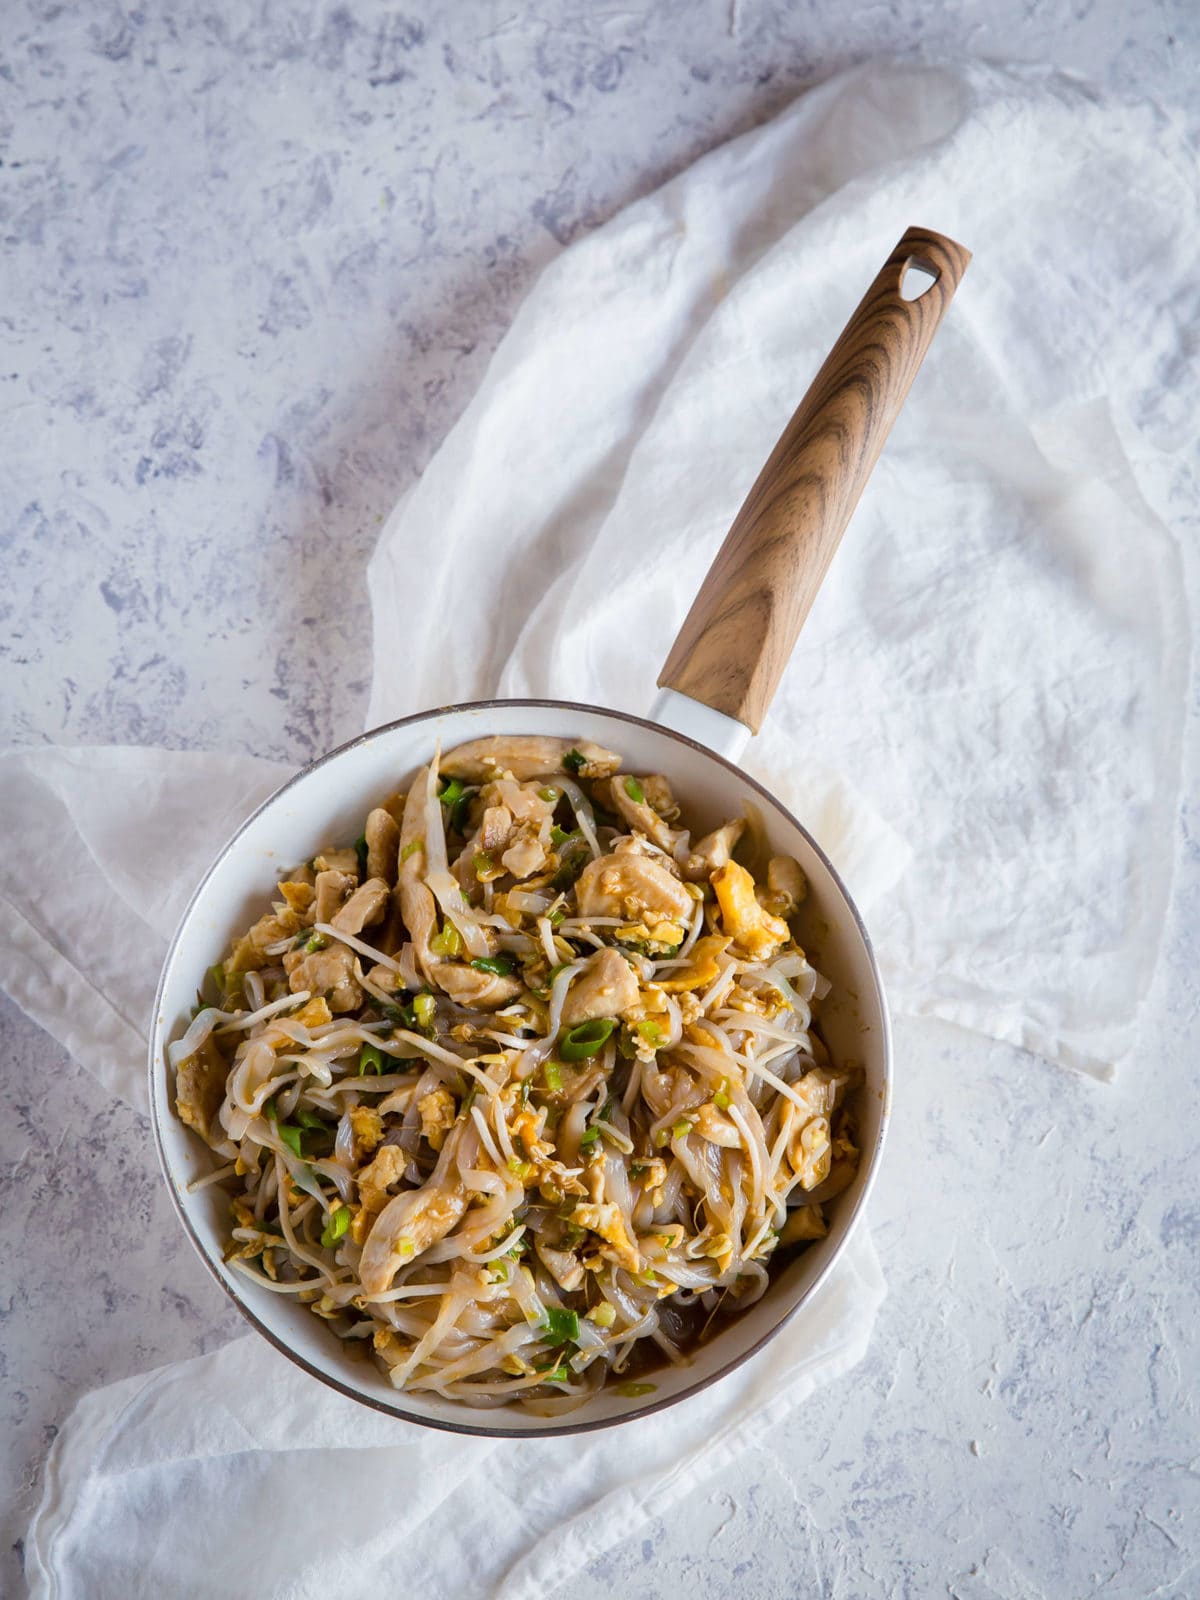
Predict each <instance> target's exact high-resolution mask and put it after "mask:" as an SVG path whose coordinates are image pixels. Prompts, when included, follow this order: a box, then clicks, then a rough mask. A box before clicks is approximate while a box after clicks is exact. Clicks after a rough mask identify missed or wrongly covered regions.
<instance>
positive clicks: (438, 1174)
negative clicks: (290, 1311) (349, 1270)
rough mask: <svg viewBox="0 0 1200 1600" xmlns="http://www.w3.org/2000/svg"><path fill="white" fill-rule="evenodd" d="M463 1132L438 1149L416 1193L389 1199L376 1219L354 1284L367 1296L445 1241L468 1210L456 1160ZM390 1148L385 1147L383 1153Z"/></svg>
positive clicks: (384, 1288) (451, 1137)
mask: <svg viewBox="0 0 1200 1600" xmlns="http://www.w3.org/2000/svg"><path fill="white" fill-rule="evenodd" d="M462 1128H463V1125H462V1124H460V1125H459V1127H458V1128H457V1129H456V1130H455V1131H454V1132H453V1133H451V1135H450V1137H449V1138H448V1139H447V1140H446V1142H445V1144H444V1145H443V1146H442V1152H441V1155H440V1156H439V1157H438V1164H437V1166H436V1167H435V1168H434V1170H433V1174H432V1176H431V1177H430V1179H429V1181H428V1182H427V1183H425V1184H423V1185H422V1187H421V1188H420V1189H408V1190H406V1191H405V1192H404V1193H402V1194H398V1195H396V1196H394V1197H393V1198H392V1199H391V1200H389V1201H388V1203H387V1205H386V1206H384V1208H383V1210H382V1211H381V1212H380V1213H379V1216H378V1217H377V1218H376V1220H375V1226H374V1227H373V1228H372V1229H371V1231H370V1233H369V1234H368V1236H367V1242H366V1244H365V1246H364V1247H363V1253H362V1261H361V1262H360V1264H359V1269H358V1276H359V1281H360V1282H361V1284H362V1286H363V1288H364V1289H365V1290H366V1292H367V1293H368V1294H383V1293H384V1291H385V1290H386V1289H387V1287H388V1285H389V1284H390V1283H391V1281H392V1279H393V1278H394V1277H395V1275H396V1273H397V1272H398V1271H399V1269H400V1268H401V1267H402V1266H404V1265H405V1264H406V1263H407V1262H409V1261H411V1260H412V1259H413V1258H414V1257H415V1256H419V1255H420V1254H421V1252H422V1251H423V1250H428V1248H429V1246H430V1245H431V1244H434V1243H436V1242H437V1240H438V1239H444V1238H445V1236H446V1235H447V1234H448V1233H449V1232H450V1230H451V1228H453V1227H454V1225H455V1223H456V1222H458V1220H459V1219H460V1218H461V1216H462V1214H463V1212H464V1211H465V1210H466V1209H467V1201H468V1200H469V1199H470V1196H469V1195H468V1193H467V1190H466V1186H465V1185H464V1183H463V1181H462V1179H461V1178H460V1177H459V1174H458V1162H457V1156H458V1148H459V1145H460V1144H461V1142H462ZM392 1148H394V1146H389V1145H385V1146H384V1150H387V1149H392ZM382 1154H383V1151H380V1155H382ZM376 1160H378V1157H376Z"/></svg>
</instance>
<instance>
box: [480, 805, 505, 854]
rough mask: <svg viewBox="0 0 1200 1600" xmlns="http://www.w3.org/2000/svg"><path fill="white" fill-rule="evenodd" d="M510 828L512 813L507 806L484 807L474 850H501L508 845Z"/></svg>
mask: <svg viewBox="0 0 1200 1600" xmlns="http://www.w3.org/2000/svg"><path fill="white" fill-rule="evenodd" d="M512 828H513V817H512V812H511V811H510V810H509V809H508V807H507V806H485V807H484V808H483V819H482V821H481V822H480V824H479V835H478V838H477V839H476V841H475V848H476V849H477V850H487V851H496V850H500V849H502V848H503V847H504V845H506V844H507V843H508V838H509V835H510V834H511V833H512Z"/></svg>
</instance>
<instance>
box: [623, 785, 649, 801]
mask: <svg viewBox="0 0 1200 1600" xmlns="http://www.w3.org/2000/svg"><path fill="white" fill-rule="evenodd" d="M625 793H626V794H627V795H628V796H629V798H630V799H631V800H632V801H633V803H634V805H638V806H640V805H641V804H642V802H643V801H644V800H645V798H646V791H645V790H644V789H643V788H642V786H641V784H640V783H639V782H638V781H637V779H636V778H626V779H625Z"/></svg>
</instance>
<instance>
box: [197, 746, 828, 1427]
mask: <svg viewBox="0 0 1200 1600" xmlns="http://www.w3.org/2000/svg"><path fill="white" fill-rule="evenodd" d="M531 742H532V743H534V744H537V745H538V746H544V747H545V751H546V755H545V766H544V768H543V769H541V770H540V771H539V772H538V774H537V775H535V776H534V777H532V778H524V779H522V780H518V779H517V778H516V777H514V776H513V774H512V771H511V770H508V768H509V762H508V761H507V760H506V758H505V757H506V750H507V748H508V741H505V740H491V741H482V743H481V744H480V745H471V746H465V747H463V749H462V750H461V751H452V752H450V753H449V755H447V756H446V757H445V759H444V760H443V761H441V763H440V768H441V772H442V773H443V774H444V773H445V772H446V771H450V772H455V773H462V774H464V775H468V776H466V781H464V778H454V779H450V778H447V777H445V776H439V762H438V761H437V760H435V761H434V762H432V763H431V764H430V765H429V766H428V767H426V768H424V769H422V771H421V772H420V773H419V774H418V775H417V776H416V778H415V779H414V780H413V782H412V783H411V785H410V786H409V789H408V792H407V796H406V797H397V798H396V800H395V801H394V802H389V803H388V804H389V811H388V812H385V811H382V810H377V811H373V812H372V813H371V815H370V817H369V818H368V819H367V825H366V830H365V836H366V837H367V838H372V839H375V840H378V839H381V838H382V839H386V838H387V837H388V836H389V832H390V837H391V838H392V839H393V840H395V838H396V833H397V828H396V822H397V820H398V819H399V817H400V810H399V809H398V807H399V805H400V804H401V803H402V804H403V808H404V809H403V822H402V824H401V826H400V828H399V830H398V831H399V834H400V838H401V840H402V841H403V843H401V844H400V845H398V846H397V847H396V848H394V849H393V851H392V866H391V869H390V874H389V876H388V877H387V878H385V879H382V880H381V879H380V878H373V879H365V868H363V866H362V863H363V861H364V860H365V857H363V856H362V855H361V854H360V856H359V863H360V871H359V872H358V873H355V872H352V871H347V870H345V867H346V864H347V862H348V860H349V859H350V856H351V854H352V853H351V852H349V851H347V850H346V849H345V848H344V845H343V847H342V848H341V849H340V850H339V851H338V852H337V855H336V861H337V863H338V865H339V868H340V870H338V871H336V872H335V871H333V863H332V862H326V861H325V860H324V859H323V858H322V857H321V856H320V855H318V856H317V857H314V859H313V861H311V862H310V863H309V864H308V865H307V866H304V867H301V868H298V869H297V870H296V871H295V872H293V873H291V874H290V875H289V876H288V877H287V878H286V879H285V880H284V881H283V882H282V883H281V886H280V893H281V895H282V896H283V899H282V900H281V901H278V902H276V905H275V907H274V911H273V912H272V911H265V913H264V915H263V917H262V918H261V919H260V921H259V922H258V923H256V924H255V926H254V927H253V928H252V929H250V930H248V931H247V933H246V934H245V936H244V937H243V938H240V939H236V940H234V942H233V945H232V946H231V953H230V956H229V958H228V959H227V961H226V962H225V963H224V964H223V965H222V966H220V967H218V968H216V969H214V972H215V973H216V974H217V977H216V979H215V980H214V979H210V980H209V983H208V988H209V998H208V1002H207V1003H202V1005H201V1007H200V1008H199V1009H198V1010H197V1012H196V1015H195V1016H194V1018H193V1019H191V1020H190V1021H189V1022H188V1023H187V1025H186V1027H182V1028H181V1029H180V1030H179V1034H178V1036H177V1038H176V1040H175V1041H174V1043H172V1044H171V1045H170V1046H168V1059H169V1062H170V1065H171V1066H172V1068H174V1069H175V1071H176V1073H177V1084H176V1097H177V1106H178V1109H179V1112H180V1115H181V1116H183V1118H184V1120H185V1121H187V1122H188V1123H189V1125H190V1126H191V1127H192V1128H193V1129H195V1130H196V1131H197V1133H198V1134H199V1135H200V1136H201V1137H203V1138H205V1139H206V1140H207V1142H208V1143H209V1145H210V1146H211V1148H212V1149H213V1151H214V1152H215V1153H216V1155H217V1156H218V1158H219V1164H218V1165H216V1166H214V1169H213V1170H212V1171H211V1172H210V1173H208V1174H206V1175H205V1176H202V1177H200V1178H198V1179H196V1180H194V1181H193V1183H192V1184H191V1185H190V1187H191V1189H193V1190H196V1189H200V1188H204V1187H207V1186H209V1185H217V1184H221V1185H223V1186H225V1189H226V1192H227V1193H228V1195H229V1203H230V1208H231V1220H230V1225H229V1250H228V1254H227V1260H228V1261H229V1263H230V1265H231V1266H232V1267H234V1268H235V1269H236V1270H237V1271H238V1272H239V1273H241V1274H242V1275H243V1276H244V1277H246V1278H247V1279H248V1280H250V1281H252V1282H253V1283H255V1284H256V1285H258V1286H259V1287H260V1288H263V1289H266V1290H267V1291H269V1292H270V1293H272V1294H282V1295H293V1296H298V1297H299V1298H300V1299H301V1301H302V1302H303V1303H307V1304H309V1305H310V1307H311V1309H312V1310H313V1312H314V1313H315V1314H316V1315H317V1316H319V1317H322V1318H323V1319H324V1320H325V1321H326V1322H327V1323H328V1324H329V1327H330V1331H331V1336H334V1337H341V1338H343V1339H347V1340H355V1341H358V1340H369V1341H371V1344H372V1346H373V1349H374V1352H375V1358H376V1360H377V1361H378V1363H379V1364H380V1366H381V1367H382V1368H383V1369H384V1371H385V1372H386V1373H387V1374H388V1376H389V1378H390V1380H391V1382H392V1384H394V1385H395V1386H396V1387H398V1388H411V1389H414V1390H417V1389H421V1390H428V1391H433V1392H435V1393H437V1394H441V1395H444V1396H446V1397H448V1398H450V1399H458V1400H462V1401H467V1402H470V1403H472V1404H474V1405H485V1406H493V1405H505V1404H521V1405H525V1406H527V1407H528V1408H530V1409H531V1410H533V1411H535V1412H536V1413H537V1414H539V1415H551V1414H557V1413H558V1412H560V1411H563V1410H569V1409H570V1408H571V1407H573V1406H575V1405H579V1404H582V1403H583V1401H584V1400H585V1399H586V1398H587V1397H588V1395H589V1394H591V1393H592V1392H594V1390H595V1389H596V1388H597V1387H598V1386H599V1385H601V1384H602V1383H603V1382H604V1381H606V1380H607V1379H609V1378H610V1377H611V1378H613V1379H616V1380H617V1381H619V1380H620V1378H621V1377H622V1376H623V1375H625V1374H627V1373H628V1372H629V1371H634V1372H636V1373H638V1374H641V1373H644V1372H647V1371H652V1370H653V1369H654V1368H656V1367H657V1366H660V1365H661V1364H662V1363H663V1362H664V1361H666V1362H670V1363H680V1362H686V1361H687V1360H688V1359H689V1355H688V1352H689V1348H690V1347H691V1346H692V1345H694V1344H695V1343H696V1342H698V1341H699V1340H702V1339H704V1338H706V1337H709V1336H710V1335H711V1333H712V1332H713V1331H714V1329H715V1328H717V1327H719V1326H720V1325H721V1324H720V1318H721V1317H725V1316H728V1315H735V1314H737V1313H738V1312H739V1311H741V1310H743V1309H745V1308H746V1307H747V1306H748V1305H751V1304H753V1303H754V1301H755V1300H757V1299H758V1298H759V1297H760V1296H761V1295H762V1294H763V1293H764V1292H765V1290H766V1288H767V1285H768V1282H769V1271H768V1263H769V1262H770V1261H771V1260H772V1259H773V1256H774V1255H775V1254H777V1253H778V1252H777V1248H776V1247H777V1246H778V1245H779V1236H780V1231H781V1230H782V1229H783V1227H784V1225H785V1224H786V1222H787V1219H788V1214H789V1207H791V1206H796V1207H798V1208H803V1214H802V1215H801V1216H799V1217H798V1223H799V1224H800V1227H799V1231H800V1232H801V1234H802V1236H803V1238H804V1239H810V1238H815V1237H819V1236H820V1234H821V1232H822V1231H823V1230H824V1228H825V1226H826V1208H827V1206H828V1205H829V1204H836V1201H821V1200H820V1199H818V1200H817V1201H815V1202H814V1201H813V1200H812V1199H810V1195H812V1194H813V1193H814V1192H818V1191H819V1192H820V1193H821V1194H830V1195H833V1194H836V1193H840V1192H842V1191H844V1190H845V1188H846V1186H847V1184H848V1182H849V1179H850V1177H851V1176H852V1174H853V1171H854V1168H855V1165H856V1163H857V1157H858V1152H857V1150H856V1148H855V1136H854V1120H853V1105H852V1101H853V1096H852V1095H850V1094H849V1093H848V1092H847V1091H848V1087H849V1085H850V1083H851V1074H850V1073H849V1072H847V1071H846V1070H844V1069H838V1068H837V1067H836V1066H835V1065H834V1064H833V1063H831V1062H830V1058H829V1053H828V1050H827V1049H826V1047H825V1045H824V1043H823V1042H822V1040H821V1039H820V1036H819V1034H817V1033H816V1032H815V1031H814V1028H813V1022H812V1015H811V1009H810V1008H811V1007H812V1006H813V1005H814V1004H815V1003H816V1002H817V1001H818V1000H819V998H820V997H821V996H822V995H823V994H824V993H825V992H826V990H827V987H828V986H827V984H826V982H825V980H824V979H823V978H821V977H820V975H819V974H818V973H817V972H816V971H815V969H814V968H813V967H812V966H811V965H810V963H809V961H808V959H807V957H806V955H805V953H804V951H803V950H802V949H801V948H800V947H799V945H798V944H797V943H796V942H795V939H794V937H793V934H792V931H791V928H790V927H789V924H788V921H787V918H788V917H789V916H790V915H791V913H792V911H794V909H795V905H794V903H793V902H792V901H790V900H789V899H788V897H787V896H786V895H785V894H784V893H783V892H782V891H779V890H774V889H771V890H764V889H763V888H762V887H761V886H760V885H756V883H755V881H754V879H753V878H752V877H751V875H750V873H749V872H747V871H746V870H745V869H744V868H743V867H741V866H740V865H738V864H737V863H734V862H730V861H729V859H728V839H727V838H725V839H721V840H719V842H720V844H721V845H722V846H723V848H721V849H718V848H717V847H716V846H715V845H714V843H713V841H715V840H718V839H719V835H721V834H725V833H726V831H727V830H719V831H718V835H710V836H709V837H708V839H705V840H701V841H699V842H698V843H696V844H695V845H694V846H693V845H692V843H691V839H692V837H693V835H692V833H691V832H689V831H686V830H684V829H682V828H679V827H677V826H675V821H674V819H676V818H678V816H679V810H678V807H677V806H676V805H675V803H674V801H673V799H672V797H671V794H670V789H669V786H668V785H667V782H666V780H665V779H664V778H661V777H658V776H654V777H653V778H646V779H637V778H634V777H632V776H626V775H623V774H621V773H620V771H619V766H620V762H619V758H618V757H616V756H615V755H611V754H610V753H608V752H604V751H600V750H599V749H598V747H596V746H592V745H588V746H585V747H582V749H581V751H575V750H572V749H571V747H569V746H567V745H564V744H561V743H559V742H558V741H553V740H539V741H528V740H526V741H522V746H523V747H524V746H527V745H528V744H530V743H531ZM485 747H486V748H485ZM522 760H525V757H524V756H523V757H522ZM564 761H565V767H564ZM524 770H525V771H526V772H528V770H529V766H528V762H527V761H526V764H525V766H524ZM564 773H567V774H569V775H568V776H564ZM652 803H653V808H654V809H655V812H656V815H655V817H654V818H653V819H652V820H653V827H652V828H651V831H652V832H653V833H654V840H653V841H651V840H650V839H648V838H647V837H646V835H645V834H643V833H642V832H640V831H639V830H638V828H637V826H636V822H632V823H628V824H627V821H626V819H629V818H636V819H638V820H646V818H647V816H648V813H647V812H646V810H645V809H644V808H645V807H646V806H650V805H651V804H652ZM381 817H382V818H383V821H382V822H379V821H378V820H377V819H379V818H381ZM647 826H650V822H647ZM623 828H624V830H625V831H622V829H623ZM731 836H732V837H736V830H735V831H734V832H733V834H732V835H731ZM362 846H363V840H360V843H359V850H360V852H361V850H362ZM707 848H711V849H712V855H711V857H710V856H709V855H708V854H707V853H706V849H707ZM371 849H372V851H373V854H372V862H373V864H375V863H377V862H378V861H380V860H385V859H386V850H383V851H381V850H380V849H379V847H378V845H377V844H376V845H372V846H371ZM414 852H416V853H414ZM324 854H325V856H332V855H333V851H332V849H327V850H326V851H325V852H324ZM798 873H799V869H798V867H796V866H795V864H794V863H790V862H789V863H788V871H786V872H782V871H781V872H780V873H778V874H775V872H774V868H773V869H772V874H771V875H770V883H771V884H772V885H775V884H776V883H777V882H780V883H782V882H788V883H795V882H796V881H797V875H798ZM360 879H364V880H365V881H361V882H360ZM464 885H466V888H464V887H463V886H464ZM318 906H320V907H321V914H320V916H319V917H318V914H317V907H318ZM360 909H361V912H362V914H361V915H357V914H356V913H357V911H358V910H360ZM289 929H294V930H295V931H294V932H292V933H288V930H289ZM281 934H286V935H287V936H286V937H280V935H281ZM214 981H215V982H216V985H217V989H218V992H217V993H216V995H215V996H213V995H212V994H211V990H212V987H213V984H214ZM392 984H395V985H396V987H395V988H394V989H393V988H392V987H391V985H392ZM818 1063H820V1064H818ZM398 1064H404V1065H405V1066H406V1068H407V1070H404V1071H393V1070H392V1068H393V1066H394V1065H398ZM213 1105H216V1106H217V1107H218V1108H219V1109H218V1110H217V1111H216V1112H215V1113H213V1112H212V1111H211V1109H207V1108H211V1107H212V1106H213ZM831 1174H832V1175H831ZM827 1178H828V1179H829V1181H828V1183H826V1179H827ZM823 1185H824V1187H822V1186H823ZM793 1231H796V1230H795V1229H793ZM787 1237H788V1238H790V1237H791V1233H789V1234H788V1235H787ZM805 1247H806V1246H805V1245H804V1244H803V1243H800V1244H797V1245H794V1246H790V1245H789V1246H787V1247H786V1248H787V1249H788V1250H792V1249H803V1248H805ZM260 1256H261V1261H260V1260H259V1257H260ZM639 1392H640V1391H639Z"/></svg>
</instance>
